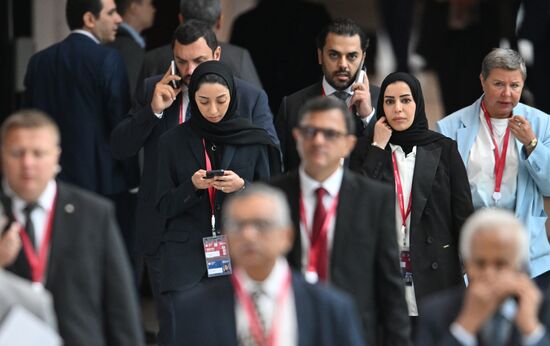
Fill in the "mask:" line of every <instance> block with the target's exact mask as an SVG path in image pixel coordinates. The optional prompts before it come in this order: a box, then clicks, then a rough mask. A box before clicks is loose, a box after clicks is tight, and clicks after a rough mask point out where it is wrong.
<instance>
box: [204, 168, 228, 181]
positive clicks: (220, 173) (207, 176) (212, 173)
mask: <svg viewBox="0 0 550 346" xmlns="http://www.w3.org/2000/svg"><path fill="white" fill-rule="evenodd" d="M224 172H225V171H224V170H223V169H213V170H211V171H206V174H205V176H204V178H203V179H212V178H214V177H221V176H223V174H224Z"/></svg>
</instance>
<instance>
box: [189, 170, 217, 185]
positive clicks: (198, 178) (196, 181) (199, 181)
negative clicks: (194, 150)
mask: <svg viewBox="0 0 550 346" xmlns="http://www.w3.org/2000/svg"><path fill="white" fill-rule="evenodd" d="M205 176H206V171H205V170H204V169H199V170H198V171H196V172H195V173H194V174H193V176H191V182H192V183H193V185H194V186H195V189H197V190H204V189H207V188H209V187H210V186H212V183H213V182H214V181H213V180H214V179H204V177H205Z"/></svg>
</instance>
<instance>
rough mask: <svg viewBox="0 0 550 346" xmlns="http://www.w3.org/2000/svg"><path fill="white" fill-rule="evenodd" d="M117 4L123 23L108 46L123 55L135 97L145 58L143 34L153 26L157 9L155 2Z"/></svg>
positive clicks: (141, 0)
mask: <svg viewBox="0 0 550 346" xmlns="http://www.w3.org/2000/svg"><path fill="white" fill-rule="evenodd" d="M115 3H116V7H117V11H118V13H119V14H120V15H121V16H122V20H123V21H122V23H120V26H119V27H118V30H117V33H116V38H115V40H114V41H113V42H112V43H110V44H108V46H110V47H113V48H115V49H116V50H118V51H119V52H120V55H122V59H124V63H125V64H126V71H127V72H128V82H129V85H130V95H133V94H134V91H135V90H136V86H137V83H138V77H139V73H140V72H141V66H142V64H143V58H144V56H145V40H144V39H143V37H142V36H141V32H142V31H143V30H145V29H147V28H150V27H151V26H152V25H153V20H154V19H155V7H154V6H153V0H115Z"/></svg>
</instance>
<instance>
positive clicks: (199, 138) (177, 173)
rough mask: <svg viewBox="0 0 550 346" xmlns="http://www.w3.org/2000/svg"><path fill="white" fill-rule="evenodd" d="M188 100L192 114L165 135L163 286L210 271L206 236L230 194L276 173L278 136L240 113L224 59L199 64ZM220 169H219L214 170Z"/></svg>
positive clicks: (160, 200)
mask: <svg viewBox="0 0 550 346" xmlns="http://www.w3.org/2000/svg"><path fill="white" fill-rule="evenodd" d="M189 107H190V109H191V118H190V119H189V121H187V122H184V123H183V124H181V125H179V126H177V127H175V128H173V129H172V130H170V131H168V132H166V133H165V134H164V135H163V136H162V137H161V138H160V142H159V149H158V150H159V157H160V158H159V166H158V167H159V174H158V182H157V209H158V211H159V212H160V214H161V215H162V216H163V217H164V218H165V219H166V223H165V228H164V230H159V232H163V237H162V240H163V243H162V248H161V267H160V275H161V280H160V284H161V292H164V291H183V290H186V289H188V288H191V287H193V286H195V285H196V284H197V283H199V282H200V281H201V280H203V279H205V278H206V277H207V268H206V264H205V263H206V260H205V252H204V248H203V238H205V237H209V236H212V235H213V233H216V234H219V230H220V226H221V225H220V221H221V219H220V212H221V207H222V204H223V201H224V199H225V197H226V196H227V195H228V194H232V193H235V192H238V191H239V190H242V189H244V188H246V185H247V184H248V183H250V182H252V181H255V180H264V179H265V180H267V179H269V162H268V154H267V147H268V145H271V140H270V138H269V136H268V135H267V132H266V131H265V130H264V129H261V128H257V127H254V126H253V125H252V124H251V123H250V122H249V121H248V120H247V119H245V118H242V117H239V116H238V114H237V113H236V112H237V97H236V91H235V86H234V81H233V76H232V73H231V71H230V70H229V69H228V68H227V67H226V66H225V65H223V64H222V63H220V62H218V61H207V62H204V63H201V64H200V65H199V66H198V67H197V68H196V69H195V71H194V72H193V75H192V76H191V81H190V83H189ZM221 169H223V170H224V171H223V173H221V172H220V174H221V175H220V176H214V177H210V175H209V174H207V171H212V170H221ZM222 266H223V263H222V264H221V265H220V268H222ZM210 269H211V268H210Z"/></svg>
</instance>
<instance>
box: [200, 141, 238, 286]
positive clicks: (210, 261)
mask: <svg viewBox="0 0 550 346" xmlns="http://www.w3.org/2000/svg"><path fill="white" fill-rule="evenodd" d="M202 144H203V147H204V156H205V160H206V170H207V171H210V170H212V162H211V161H210V158H209V157H208V153H207V152H206V143H205V142H204V140H203V141H202ZM215 199H216V191H215V190H214V188H208V200H209V201H210V211H211V224H212V236H211V237H204V238H202V243H203V247H204V258H205V260H206V273H207V274H208V277H209V278H212V277H216V276H223V275H230V274H231V273H232V272H233V269H232V267H231V258H230V257H229V246H228V245H227V237H226V236H225V235H218V234H217V233H216V216H215V212H214V210H215V208H214V203H215Z"/></svg>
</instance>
